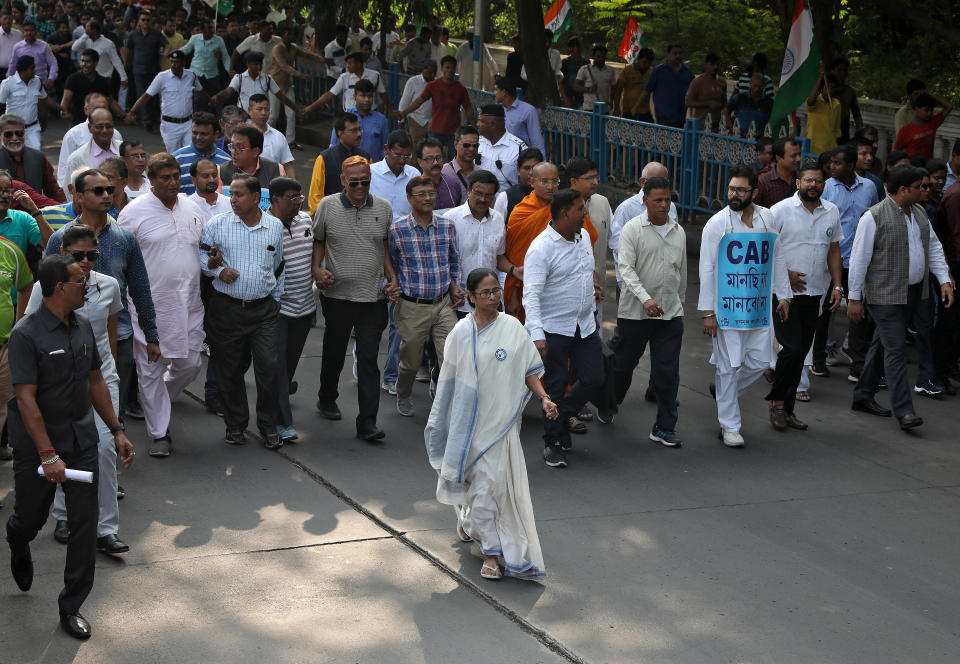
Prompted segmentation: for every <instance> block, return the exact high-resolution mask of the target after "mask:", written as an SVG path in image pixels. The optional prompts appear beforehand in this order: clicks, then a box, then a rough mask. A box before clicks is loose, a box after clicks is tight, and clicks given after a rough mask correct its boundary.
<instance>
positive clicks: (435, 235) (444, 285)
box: [390, 214, 461, 298]
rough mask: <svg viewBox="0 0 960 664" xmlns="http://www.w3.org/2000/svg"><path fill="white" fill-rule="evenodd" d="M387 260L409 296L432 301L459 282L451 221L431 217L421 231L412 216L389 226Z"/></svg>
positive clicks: (455, 235) (457, 254)
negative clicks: (391, 262)
mask: <svg viewBox="0 0 960 664" xmlns="http://www.w3.org/2000/svg"><path fill="white" fill-rule="evenodd" d="M390 258H391V259H392V260H393V269H394V271H395V272H396V273H397V281H398V283H399V285H400V290H401V291H402V292H403V294H404V295H406V296H408V297H418V298H435V297H439V296H440V295H443V294H444V293H446V292H447V289H449V288H450V282H451V281H456V282H457V283H460V282H461V274H460V254H459V253H458V252H457V231H456V229H455V228H454V225H453V222H451V221H450V220H449V219H446V218H444V217H439V216H437V215H436V214H434V215H433V221H432V222H430V225H429V226H427V228H426V229H424V228H423V227H422V226H420V224H418V223H417V221H416V219H414V218H413V215H411V214H408V215H406V216H405V217H400V218H398V219H395V220H394V222H393V224H391V226H390Z"/></svg>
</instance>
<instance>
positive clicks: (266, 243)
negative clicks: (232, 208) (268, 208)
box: [197, 212, 284, 300]
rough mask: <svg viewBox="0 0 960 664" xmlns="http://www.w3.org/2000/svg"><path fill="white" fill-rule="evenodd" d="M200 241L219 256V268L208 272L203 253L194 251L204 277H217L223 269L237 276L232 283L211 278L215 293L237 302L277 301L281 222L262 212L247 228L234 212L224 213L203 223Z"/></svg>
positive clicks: (280, 258)
mask: <svg viewBox="0 0 960 664" xmlns="http://www.w3.org/2000/svg"><path fill="white" fill-rule="evenodd" d="M201 239H202V240H203V242H204V243H205V244H209V245H210V246H212V247H217V248H218V249H219V250H220V253H221V255H222V256H223V265H221V266H220V267H217V268H214V269H212V270H211V269H209V268H207V252H206V251H203V250H202V249H198V250H197V251H198V252H199V253H200V261H201V263H202V264H203V273H204V274H206V275H207V276H210V277H218V276H220V273H221V272H223V270H225V269H227V268H233V269H234V270H236V271H237V272H239V273H240V276H239V277H238V278H237V280H236V281H234V282H233V283H232V284H228V283H226V282H225V281H222V280H221V279H215V280H214V282H213V287H214V288H215V289H216V290H217V291H218V292H220V293H223V294H224V295H229V296H230V297H233V298H236V299H238V300H259V299H261V298H264V297H267V296H268V295H270V296H272V297H273V298H274V299H275V300H279V299H280V296H281V295H282V294H283V276H284V275H283V270H282V269H281V263H282V262H283V223H282V222H281V221H280V220H279V219H277V218H276V217H274V216H273V215H271V214H269V213H267V212H263V213H261V216H260V221H259V223H257V225H256V226H253V227H248V226H247V225H246V224H245V223H243V220H242V219H240V217H238V216H237V215H236V213H234V212H224V213H223V214H218V215H217V216H215V217H213V218H212V219H211V220H210V221H208V222H207V226H206V228H204V229H203V236H202V237H201ZM278 271H279V275H278V274H277V272H278Z"/></svg>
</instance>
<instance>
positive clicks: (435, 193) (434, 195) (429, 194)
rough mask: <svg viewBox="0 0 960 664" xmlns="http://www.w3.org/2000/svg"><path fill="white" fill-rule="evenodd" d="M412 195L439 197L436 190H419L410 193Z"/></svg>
mask: <svg viewBox="0 0 960 664" xmlns="http://www.w3.org/2000/svg"><path fill="white" fill-rule="evenodd" d="M410 195H411V196H413V197H414V198H422V199H427V198H436V197H437V192H435V191H418V192H417V193H415V194H410Z"/></svg>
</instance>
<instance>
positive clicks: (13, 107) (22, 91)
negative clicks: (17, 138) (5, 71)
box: [0, 74, 47, 125]
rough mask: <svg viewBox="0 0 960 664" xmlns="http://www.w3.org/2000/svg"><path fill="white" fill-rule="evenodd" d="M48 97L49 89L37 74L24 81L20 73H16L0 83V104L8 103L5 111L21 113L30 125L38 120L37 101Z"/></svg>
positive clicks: (15, 113)
mask: <svg viewBox="0 0 960 664" xmlns="http://www.w3.org/2000/svg"><path fill="white" fill-rule="evenodd" d="M46 98H47V90H46V88H44V87H43V83H42V82H41V81H40V79H39V78H38V77H36V76H34V77H33V78H31V79H30V80H29V81H27V82H26V83H24V82H23V79H22V78H21V77H20V74H14V75H13V76H10V77H9V78H5V79H4V80H3V83H0V104H6V105H7V110H6V111H4V112H5V113H13V114H14V115H19V116H20V117H21V118H23V121H24V122H25V123H26V124H28V125H29V124H33V123H35V122H36V121H37V103H38V102H39V100H40V99H46Z"/></svg>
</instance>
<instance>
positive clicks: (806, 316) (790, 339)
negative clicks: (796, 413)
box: [766, 295, 829, 413]
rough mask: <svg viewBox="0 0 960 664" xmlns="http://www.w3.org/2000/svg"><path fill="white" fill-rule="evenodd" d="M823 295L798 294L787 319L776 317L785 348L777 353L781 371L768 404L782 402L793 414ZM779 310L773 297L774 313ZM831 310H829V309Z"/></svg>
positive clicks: (779, 336) (777, 375)
mask: <svg viewBox="0 0 960 664" xmlns="http://www.w3.org/2000/svg"><path fill="white" fill-rule="evenodd" d="M821 300H823V296H822V295H794V296H793V300H792V301H791V302H790V313H789V315H788V316H787V320H780V316H778V315H777V314H776V313H774V314H773V331H774V333H776V335H777V341H779V342H780V345H781V346H783V348H781V349H780V352H779V353H778V354H777V369H776V371H774V373H773V386H772V387H771V388H770V393H769V394H767V397H766V398H767V401H782V402H783V409H784V410H785V411H787V412H788V413H792V412H793V408H794V406H795V405H796V402H797V386H798V385H799V384H800V376H801V375H802V374H803V360H804V358H806V356H807V351H809V350H810V344H811V343H813V335H814V332H815V331H816V329H817V323H818V321H819V320H820V302H821ZM776 309H777V297H776V296H774V297H773V310H774V312H776ZM827 310H828V311H829V307H828V308H827Z"/></svg>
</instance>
